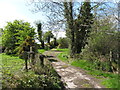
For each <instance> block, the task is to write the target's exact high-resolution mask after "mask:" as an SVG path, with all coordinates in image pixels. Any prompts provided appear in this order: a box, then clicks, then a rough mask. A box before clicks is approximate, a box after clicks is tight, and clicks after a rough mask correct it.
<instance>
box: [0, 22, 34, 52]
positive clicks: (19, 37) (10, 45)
mask: <svg viewBox="0 0 120 90" xmlns="http://www.w3.org/2000/svg"><path fill="white" fill-rule="evenodd" d="M34 30H35V29H34V28H33V27H31V26H30V23H28V22H24V21H22V20H15V21H14V22H8V23H7V25H6V26H5V28H4V31H3V35H2V41H3V43H2V45H3V47H5V48H6V50H5V52H6V53H7V54H15V53H17V51H18V50H16V49H17V48H18V46H19V45H20V44H21V43H22V42H23V41H24V40H25V39H26V37H27V36H30V37H33V36H34V35H35V32H34Z"/></svg>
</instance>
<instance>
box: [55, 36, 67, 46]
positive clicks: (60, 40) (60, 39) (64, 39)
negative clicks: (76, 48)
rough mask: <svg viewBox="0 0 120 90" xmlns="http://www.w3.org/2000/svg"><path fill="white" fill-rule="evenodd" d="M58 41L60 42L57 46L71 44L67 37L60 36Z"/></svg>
mask: <svg viewBox="0 0 120 90" xmlns="http://www.w3.org/2000/svg"><path fill="white" fill-rule="evenodd" d="M57 42H58V44H59V45H58V47H57V48H68V46H69V45H68V39H67V38H59V39H58V40H57Z"/></svg>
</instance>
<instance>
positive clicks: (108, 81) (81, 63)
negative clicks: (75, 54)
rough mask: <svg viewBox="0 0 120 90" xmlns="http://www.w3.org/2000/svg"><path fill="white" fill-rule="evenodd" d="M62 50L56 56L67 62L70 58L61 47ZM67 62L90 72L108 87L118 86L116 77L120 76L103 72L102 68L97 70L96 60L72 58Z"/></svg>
mask: <svg viewBox="0 0 120 90" xmlns="http://www.w3.org/2000/svg"><path fill="white" fill-rule="evenodd" d="M62 51H63V52H61V53H60V54H58V58H59V59H60V60H62V61H65V62H66V61H67V62H68V61H69V59H70V58H66V57H65V56H68V54H67V53H66V50H64V49H62ZM69 63H70V64H71V65H72V66H75V67H80V68H82V69H84V70H86V71H87V73H88V74H91V75H93V76H94V77H96V78H98V79H101V80H102V82H101V83H102V84H103V85H105V86H106V87H108V88H118V86H119V85H118V84H119V83H118V82H119V81H118V80H119V79H118V78H120V76H119V75H118V74H113V73H108V72H104V71H102V70H98V69H97V68H99V67H98V65H96V64H98V63H96V62H91V61H89V60H82V59H77V60H73V61H72V62H69ZM102 64H105V62H103V63H102ZM105 66H106V65H105ZM105 66H104V67H105ZM107 66H108V65H107ZM112 80H113V81H112Z"/></svg>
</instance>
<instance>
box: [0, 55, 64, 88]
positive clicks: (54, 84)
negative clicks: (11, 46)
mask: <svg viewBox="0 0 120 90" xmlns="http://www.w3.org/2000/svg"><path fill="white" fill-rule="evenodd" d="M0 56H2V74H3V75H2V88H3V89H5V88H40V89H41V88H43V89H47V88H48V89H54V88H57V89H61V88H63V83H62V82H61V81H60V77H59V76H58V74H57V73H56V72H55V70H54V69H53V67H52V66H51V64H50V63H49V62H48V61H47V60H45V63H46V64H45V65H44V67H41V66H39V64H38V63H37V64H35V65H34V67H33V69H30V70H28V72H26V71H25V70H24V69H23V66H24V60H22V59H19V57H15V56H9V55H5V54H0Z"/></svg>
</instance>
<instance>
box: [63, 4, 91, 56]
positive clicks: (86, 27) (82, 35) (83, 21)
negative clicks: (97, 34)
mask: <svg viewBox="0 0 120 90" xmlns="http://www.w3.org/2000/svg"><path fill="white" fill-rule="evenodd" d="M69 11H70V12H69ZM73 12H74V11H73V3H72V2H64V16H65V19H66V20H67V24H66V27H67V30H66V34H67V37H68V38H69V41H70V56H71V57H73V58H74V56H75V54H79V53H81V49H82V48H84V46H85V44H86V40H87V37H88V34H89V32H90V28H91V24H92V23H93V20H92V19H93V15H92V13H91V5H90V2H83V4H82V6H81V7H80V11H79V14H78V15H77V16H76V19H74V16H73Z"/></svg>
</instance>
